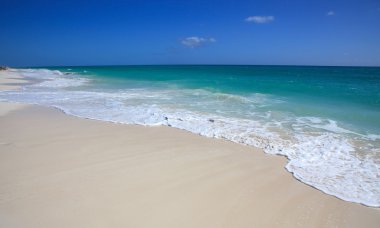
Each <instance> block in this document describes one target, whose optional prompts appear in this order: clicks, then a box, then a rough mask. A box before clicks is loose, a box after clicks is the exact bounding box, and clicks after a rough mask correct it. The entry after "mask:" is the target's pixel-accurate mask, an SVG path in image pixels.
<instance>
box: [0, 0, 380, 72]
mask: <svg viewBox="0 0 380 228" xmlns="http://www.w3.org/2000/svg"><path fill="white" fill-rule="evenodd" d="M119 64H259V65H261V64H265V65H267V64H269V65H348V66H352V65H357V66H380V1H379V0H360V1H353V0H346V1H343V0H342V1H333V0H332V1H327V0H320V1H298V0H297V1H281V0H267V1H237V0H235V1H232V0H231V1H227V0H220V1H216V0H213V1H207V0H202V1H201V0H191V1H180V0H177V1H175V0H160V1H144V0H131V1H111V0H109V1H79V0H78V1H39V0H36V1H16V0H2V3H1V7H0V65H10V66H54V65H119Z"/></svg>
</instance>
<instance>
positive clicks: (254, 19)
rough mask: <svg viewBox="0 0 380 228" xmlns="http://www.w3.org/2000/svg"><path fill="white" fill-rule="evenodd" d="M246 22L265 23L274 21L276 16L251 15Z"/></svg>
mask: <svg viewBox="0 0 380 228" xmlns="http://www.w3.org/2000/svg"><path fill="white" fill-rule="evenodd" d="M245 21H246V22H252V23H256V24H265V23H270V22H272V21H274V16H250V17H247V18H246V19H245Z"/></svg>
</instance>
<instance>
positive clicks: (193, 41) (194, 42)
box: [181, 36, 216, 48]
mask: <svg viewBox="0 0 380 228" xmlns="http://www.w3.org/2000/svg"><path fill="white" fill-rule="evenodd" d="M214 42H216V39H215V38H212V37H211V38H203V37H198V36H191V37H186V38H185V39H182V40H181V44H183V45H185V46H188V47H191V48H194V47H199V46H202V45H204V44H207V43H214Z"/></svg>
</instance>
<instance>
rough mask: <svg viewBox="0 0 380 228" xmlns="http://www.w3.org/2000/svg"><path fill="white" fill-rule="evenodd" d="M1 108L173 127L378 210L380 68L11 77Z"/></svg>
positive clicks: (135, 70)
mask: <svg viewBox="0 0 380 228" xmlns="http://www.w3.org/2000/svg"><path fill="white" fill-rule="evenodd" d="M11 71H14V72H17V73H19V74H20V75H22V76H23V77H26V78H28V79H31V80H30V81H31V82H33V83H30V84H28V85H25V86H23V87H22V89H20V90H17V91H1V92H0V100H2V101H9V102H22V103H30V104H38V105H42V106H48V107H55V108H58V109H60V110H62V111H63V112H65V113H66V114H69V115H73V116H77V117H82V118H89V119H96V120H101V121H109V122H114V123H120V124H138V125H145V126H161V125H165V126H170V127H173V128H178V129H183V130H186V131H189V132H192V133H194V134H199V135H202V136H205V137H213V138H219V139H225V140H229V141H232V142H236V143H239V144H244V145H249V146H253V147H258V148H261V149H263V151H264V152H265V153H268V154H273V155H282V156H286V158H287V159H288V162H287V164H286V167H285V168H286V170H287V171H289V172H291V173H292V174H293V176H294V177H295V178H296V179H298V180H299V181H301V182H304V183H305V184H307V185H310V186H312V187H314V188H316V189H319V190H321V191H323V192H325V193H326V194H330V195H333V196H335V197H338V198H340V199H343V200H346V201H351V202H356V203H360V204H363V205H367V206H372V207H380V68H379V67H321V66H247V65H242V66H237V65H231V66H230V65H158V66H157V65H153V66H85V67H46V68H23V69H12V70H11Z"/></svg>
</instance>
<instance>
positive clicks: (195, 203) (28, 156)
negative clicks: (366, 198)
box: [0, 72, 380, 227]
mask: <svg viewBox="0 0 380 228" xmlns="http://www.w3.org/2000/svg"><path fill="white" fill-rule="evenodd" d="M0 77H1V81H0V84H4V83H6V84H7V85H5V86H3V85H2V86H0V89H4V88H7V89H11V87H12V84H10V83H21V82H20V79H21V78H17V79H10V80H5V82H4V80H3V77H4V76H3V73H1V72H0ZM12 80H14V81H12ZM13 86H17V85H16V84H13ZM12 88H17V87H12ZM0 105H1V106H0V107H1V108H0V124H1V125H2V129H7V132H5V131H0V136H1V137H0V140H1V143H0V148H1V151H3V153H1V154H0V156H1V158H0V162H1V165H0V169H1V172H0V173H1V174H0V175H1V178H0V182H1V184H0V196H1V198H0V220H2V221H3V222H0V224H3V225H4V226H7V227H13V226H21V227H24V226H25V227H27V226H28V227H38V226H43V227H49V226H50V227H51V226H54V227H56V226H57V225H58V224H59V222H61V219H65V220H67V221H66V222H65V223H64V224H60V226H62V227H72V226H81V227H90V226H93V225H95V224H102V225H104V226H106V225H108V226H110V225H112V226H119V225H124V226H128V225H129V226H133V227H136V226H137V227H148V226H149V227H151V226H153V225H154V226H158V227H178V226H185V227H210V226H211V227H223V226H230V227H247V226H248V227H252V226H255V225H257V226H272V227H273V226H277V227H294V226H297V225H298V226H302V225H303V226H305V225H306V226H308V227H320V226H328V227H333V226H344V227H346V226H352V227H355V226H359V225H362V226H364V227H377V226H378V225H379V224H380V210H378V208H373V207H367V206H364V205H359V204H356V203H350V202H346V201H343V200H340V199H338V198H336V197H335V196H331V195H327V194H325V193H323V192H322V191H320V190H317V189H315V188H314V187H312V186H309V185H307V184H304V183H302V182H300V181H298V180H297V179H296V178H295V177H293V175H292V174H291V173H289V172H288V171H286V170H285V168H284V167H285V162H286V159H285V157H282V156H272V155H269V154H265V153H264V152H263V151H261V150H260V149H255V148H253V147H251V146H245V145H239V144H237V143H233V142H230V141H227V140H219V139H215V138H206V137H203V136H199V135H195V134H193V133H189V132H187V131H183V130H180V129H175V128H171V127H164V126H157V127H145V126H139V125H126V124H110V123H109V122H103V121H98V120H91V119H83V118H78V117H74V116H72V115H67V114H65V113H64V112H63V111H58V110H57V109H53V108H47V107H39V106H36V105H27V104H25V105H24V104H13V103H4V102H0ZM41 126H43V127H42V129H43V130H41V131H36V130H37V129H40V127H41ZM26 150H28V153H26ZM41 165H42V166H41ZM36 186H38V187H39V188H35V187H36ZM78 202H80V203H78ZM37 203H41V204H42V205H37ZM59 206H63V207H62V209H61V208H58V207H59ZM35 207H37V208H38V209H37V210H35ZM73 210H74V211H75V213H72V211H73ZM147 211H148V215H149V216H150V217H148V218H150V219H144V217H145V216H146V215H147V214H146V212H147ZM59 215H60V216H59ZM93 215H96V216H93ZM221 218H222V219H221ZM16 220H19V221H16ZM92 220H93V221H92ZM221 220H223V221H221Z"/></svg>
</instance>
